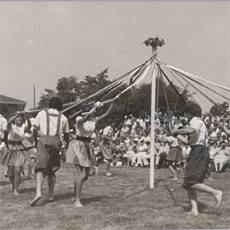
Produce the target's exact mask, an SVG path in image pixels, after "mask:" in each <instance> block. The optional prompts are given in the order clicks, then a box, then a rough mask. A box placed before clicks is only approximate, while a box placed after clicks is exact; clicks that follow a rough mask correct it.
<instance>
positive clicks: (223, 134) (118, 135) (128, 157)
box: [93, 112, 230, 172]
mask: <svg viewBox="0 0 230 230" xmlns="http://www.w3.org/2000/svg"><path fill="white" fill-rule="evenodd" d="M203 120H204V121H205V123H206V126H207V128H208V137H207V146H208V147H209V152H210V160H211V161H210V167H211V168H212V169H213V170H215V171H217V172H220V171H222V170H223V169H224V168H225V167H227V166H229V164H230V163H229V162H230V120H229V116H228V115H222V116H217V117H213V116H211V115H210V114H209V115H203ZM187 124H188V121H187V119H186V118H185V117H183V116H175V115H171V116H170V117H169V116H168V114H167V113H161V112H157V113H156V115H155V167H156V168H160V167H167V166H168V162H167V160H166V158H167V154H168V152H169V149H170V146H171V144H172V142H171V138H172V136H171V134H170V130H172V129H177V128H180V127H184V126H186V125H187ZM106 129H110V130H111V132H112V140H113V144H112V145H111V151H112V153H113V161H112V163H111V164H112V165H113V166H127V167H148V166H149V164H150V143H151V138H150V130H151V125H150V117H149V116H145V117H139V118H136V117H134V116H132V115H128V116H126V117H125V119H124V122H123V124H122V126H121V127H117V126H115V125H114V124H112V125H111V126H107V127H106ZM102 135H103V129H102V130H99V131H98V133H97V134H95V139H94V143H93V145H94V152H95V155H96V156H97V159H101V154H100V148H99V147H98V145H97V142H98V139H100V137H101V136H102ZM180 147H181V148H182V155H183V158H184V160H183V161H182V162H179V163H180V164H181V165H182V166H183V167H185V165H186V159H187V157H188V156H189V152H190V147H189V146H188V145H187V144H186V143H185V142H183V141H180Z"/></svg>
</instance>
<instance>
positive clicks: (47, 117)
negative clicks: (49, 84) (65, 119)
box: [45, 109, 61, 136]
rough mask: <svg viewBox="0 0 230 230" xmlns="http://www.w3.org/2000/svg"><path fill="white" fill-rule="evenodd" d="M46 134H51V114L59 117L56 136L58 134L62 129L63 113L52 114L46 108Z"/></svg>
mask: <svg viewBox="0 0 230 230" xmlns="http://www.w3.org/2000/svg"><path fill="white" fill-rule="evenodd" d="M45 111H46V135H47V136H49V135H50V116H54V117H58V120H57V130H56V134H55V136H58V133H59V130H60V125H61V113H59V114H58V115H56V114H50V113H48V110H47V109H46V110H45Z"/></svg>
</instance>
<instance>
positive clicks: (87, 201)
mask: <svg viewBox="0 0 230 230" xmlns="http://www.w3.org/2000/svg"><path fill="white" fill-rule="evenodd" d="M108 198H109V197H108V196H94V197H90V198H83V199H82V204H90V203H94V202H99V201H101V200H104V199H108Z"/></svg>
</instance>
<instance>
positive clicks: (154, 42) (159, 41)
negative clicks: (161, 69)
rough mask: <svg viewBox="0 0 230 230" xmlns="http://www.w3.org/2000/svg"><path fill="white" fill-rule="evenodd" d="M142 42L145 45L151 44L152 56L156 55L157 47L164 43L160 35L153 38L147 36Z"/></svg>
mask: <svg viewBox="0 0 230 230" xmlns="http://www.w3.org/2000/svg"><path fill="white" fill-rule="evenodd" d="M144 44H145V45H146V46H151V47H152V52H153V54H154V56H156V51H157V47H158V46H163V45H164V44H165V41H164V39H163V38H161V37H155V38H148V39H147V40H145V41H144Z"/></svg>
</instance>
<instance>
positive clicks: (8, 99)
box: [0, 95, 26, 105]
mask: <svg viewBox="0 0 230 230" xmlns="http://www.w3.org/2000/svg"><path fill="white" fill-rule="evenodd" d="M0 104H13V105H26V102H25V101H21V100H18V99H15V98H12V97H7V96H4V95H0Z"/></svg>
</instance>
